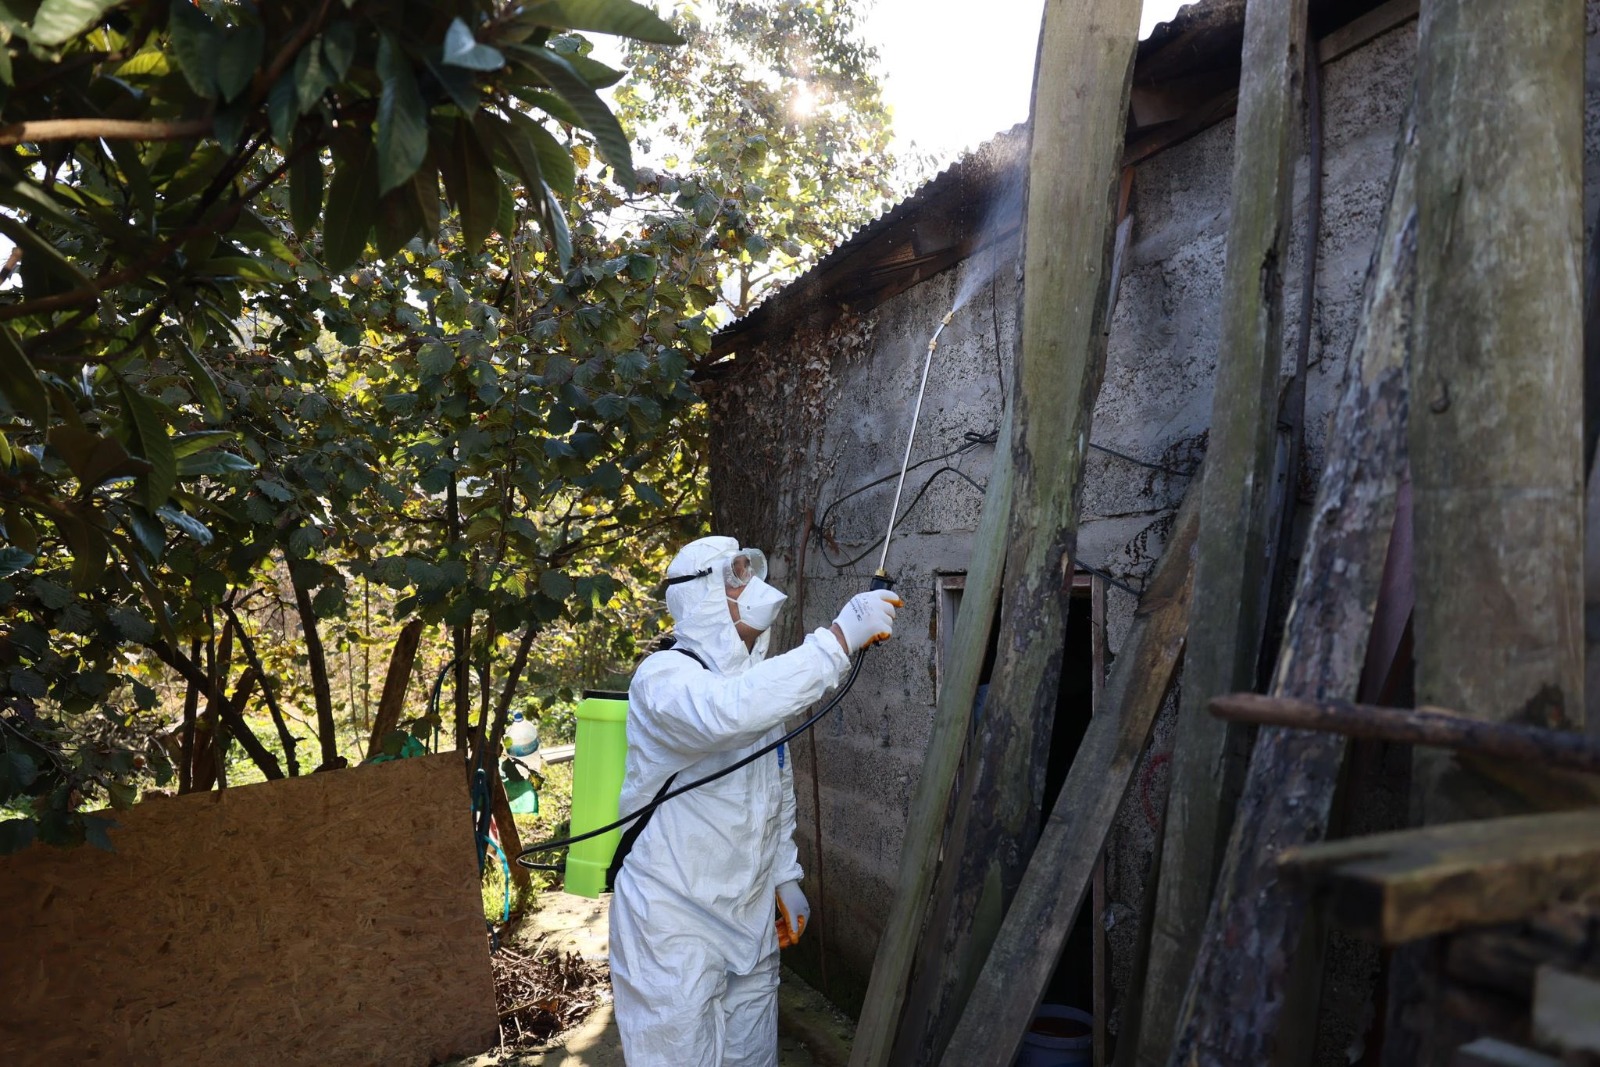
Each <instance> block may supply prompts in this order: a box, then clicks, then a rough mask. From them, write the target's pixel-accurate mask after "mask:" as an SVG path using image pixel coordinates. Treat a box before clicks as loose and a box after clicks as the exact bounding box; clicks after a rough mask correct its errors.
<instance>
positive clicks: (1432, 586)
mask: <svg viewBox="0 0 1600 1067" xmlns="http://www.w3.org/2000/svg"><path fill="white" fill-rule="evenodd" d="M1583 46H1584V5H1583V3H1582V2H1581V0H1543V2H1538V3H1517V4H1505V3H1499V4H1485V3H1479V2H1475V0H1430V2H1429V3H1426V4H1424V5H1423V8H1422V21H1421V25H1420V28H1419V51H1418V90H1417V91H1418V128H1419V149H1418V161H1417V201H1418V215H1419V230H1418V245H1417V348H1416V355H1415V359H1414V363H1413V374H1412V398H1413V400H1412V408H1411V411H1412V415H1411V475H1412V486H1413V493H1414V499H1415V515H1416V518H1415V523H1416V590H1417V604H1416V615H1415V633H1416V646H1417V653H1416V657H1417V667H1416V695H1417V700H1418V702H1419V703H1428V704H1440V705H1444V706H1446V707H1454V708H1463V709H1467V710H1469V711H1470V713H1471V714H1475V715H1482V716H1484V717H1486V718H1492V719H1496V720H1500V721H1521V722H1528V723H1535V724H1538V725H1543V726H1552V727H1558V728H1581V727H1582V723H1583V715H1584V700H1583V569H1582V568H1583V551H1582V545H1583V541H1582V530H1583V521H1582V512H1583V501H1582V488H1583V458H1582V454H1581V451H1582V445H1581V442H1582V440H1583V409H1582V397H1583V379H1582V358H1583V299H1582V292H1581V279H1582V276H1583V270H1582V248H1583V214H1582V206H1583V78H1584V71H1583V61H1584V56H1583ZM1414 768H1415V770H1414V774H1413V794H1412V797H1413V812H1414V814H1415V815H1416V816H1417V817H1418V819H1419V821H1422V822H1429V823H1437V822H1447V821H1453V820H1458V819H1462V818H1469V817H1475V816H1486V815H1497V814H1504V813H1505V811H1506V809H1507V806H1508V803H1509V801H1508V800H1507V798H1506V795H1505V794H1504V793H1500V792H1497V791H1496V790H1495V789H1493V788H1492V787H1490V786H1489V784H1488V783H1487V782H1486V781H1485V780H1483V779H1482V778H1481V777H1480V776H1478V775H1476V774H1475V772H1473V771H1472V770H1471V769H1469V768H1467V767H1464V766H1461V765H1460V764H1458V763H1457V762H1455V761H1453V760H1452V759H1451V758H1450V757H1449V756H1447V755H1445V754H1442V753H1438V752H1433V751H1428V750H1422V749H1419V750H1418V752H1417V754H1416V757H1415V764H1414ZM1423 1014H1424V1016H1425V1015H1426V1014H1427V1011H1426V1008H1424V1009H1423ZM1394 1021H1395V1022H1396V1023H1398V1024H1401V1025H1392V1026H1391V1028H1390V1030H1391V1034H1393V1035H1398V1037H1399V1038H1400V1039H1401V1040H1400V1042H1399V1043H1392V1044H1391V1046H1390V1053H1391V1054H1392V1055H1393V1056H1395V1057H1398V1058H1400V1059H1404V1060H1405V1061H1406V1062H1409V1063H1439V1062H1445V1061H1446V1059H1447V1058H1448V1057H1449V1056H1450V1055H1451V1054H1452V1053H1453V1051H1454V1049H1453V1047H1452V1045H1453V1043H1455V1042H1456V1039H1458V1038H1459V1037H1460V1036H1461V1034H1462V1032H1463V1031H1462V1030H1461V1029H1459V1028H1456V1027H1452V1026H1451V1025H1450V1022H1449V1020H1447V1019H1444V1018H1443V1017H1442V1016H1441V1017H1439V1018H1435V1019H1432V1020H1428V1019H1426V1018H1423V1019H1421V1020H1420V1025H1417V1022H1418V1021H1419V1020H1416V1019H1411V1020H1408V1019H1407V1018H1406V1015H1405V1013H1404V1012H1402V1013H1401V1014H1400V1016H1399V1017H1397V1018H1396V1019H1395V1020H1394ZM1407 1023H1409V1024H1407ZM1407 1039H1410V1040H1413V1041H1414V1042H1415V1043H1416V1047H1412V1048H1407V1047H1404V1046H1405V1042H1406V1040H1407Z"/></svg>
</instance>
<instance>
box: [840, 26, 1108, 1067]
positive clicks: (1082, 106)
mask: <svg viewBox="0 0 1600 1067" xmlns="http://www.w3.org/2000/svg"><path fill="white" fill-rule="evenodd" d="M1139 10H1140V0H1049V2H1048V3H1047V5H1046V7H1045V12H1044V20H1043V26H1042V30H1041V33H1040V44H1039V53H1038V55H1039V60H1038V66H1037V70H1036V75H1035V84H1034V98H1033V113H1034V114H1035V115H1037V116H1040V121H1038V122H1035V123H1032V124H1031V130H1032V133H1031V138H1030V143H1029V160H1028V189H1027V194H1026V195H1027V204H1026V212H1025V222H1024V234H1023V250H1022V257H1023V284H1022V307H1021V314H1020V328H1019V334H1020V337H1019V350H1018V352H1017V365H1016V373H1015V375H1014V384H1013V396H1012V405H1011V407H1012V411H1013V430H1012V435H1011V469H1012V479H1013V487H1012V506H1011V511H1010V515H1009V516H1008V517H1007V518H1008V522H1007V525H1006V527H1005V545H1006V549H1005V552H1006V555H1005V573H1006V596H1005V598H1004V603H1003V613H1002V618H1001V623H1000V625H1001V640H1000V642H999V648H1000V652H999V656H998V658H997V660H996V664H995V669H994V674H993V677H992V680H991V682H990V689H989V696H988V698H987V701H986V704H985V713H984V716H983V722H982V724H981V727H980V731H981V732H980V734H979V739H978V741H977V742H976V743H975V744H974V746H973V751H972V757H973V758H972V760H971V774H972V778H973V780H974V781H975V782H976V783H977V790H976V792H975V793H974V794H973V795H974V797H975V798H976V801H977V803H976V804H975V805H974V807H975V808H976V809H977V810H976V811H975V812H974V814H973V818H974V819H975V820H977V821H978V822H979V823H981V824H982V825H984V826H985V827H990V828H992V829H991V831H990V832H989V833H986V834H985V835H983V836H982V838H981V841H982V846H983V851H984V855H982V856H972V855H968V856H965V857H963V863H964V865H968V866H974V867H980V868H983V869H985V870H986V871H988V872H992V878H993V881H994V883H995V884H997V885H998V887H999V889H998V892H999V897H998V899H997V900H996V901H995V903H996V904H997V906H998V907H1000V908H1003V907H1004V903H1005V901H1006V900H1008V899H1009V897H1010V896H1011V894H1012V893H1013V892H1014V891H1015V888H1016V885H1017V882H1018V881H1019V880H1020V878H1021V875H1022V868H1023V866H1024V864H1025V863H1026V861H1027V856H1028V853H1029V851H1030V848H1031V845H1032V842H1033V839H1034V837H1035V836H1036V835H1037V832H1038V825H1039V805H1040V796H1041V794H1042V792H1043V788H1044V773H1045V765H1046V760H1047V757H1048V754H1049V742H1050V725H1051V723H1052V721H1053V718H1054V712H1055V701H1056V691H1057V688H1058V685H1059V681H1060V673H1061V653H1062V647H1063V635H1064V633H1065V627H1066V620H1067V609H1068V606H1069V603H1070V600H1071V595H1072V582H1071V576H1072V560H1073V557H1074V556H1075V555H1076V552H1077V526H1078V502H1079V499H1080V497H1081V488H1082V476H1083V453H1084V448H1085V444H1086V442H1087V441H1088V438H1089V419H1090V415H1091V413H1092V412H1093V409H1094V402H1095V397H1096V396H1097V394H1098V393H1099V389H1100V381H1101V378H1102V376H1103V374H1104V369H1105V352H1106V340H1107V335H1108V333H1109V330H1108V325H1107V324H1108V308H1107V303H1108V301H1107V294H1108V292H1109V288H1110V282H1111V267H1112V252H1113V242H1114V232H1115V224H1116V204H1117V192H1118V186H1119V178H1120V165H1119V164H1120V160H1121V155H1122V147H1123V135H1124V130H1125V126H1126V118H1127V110H1128V91H1129V85H1130V83H1131V80H1132V76H1133V57H1134V52H1135V50H1136V48H1137V46H1138V36H1139ZM970 610H981V605H973V608H972V609H970ZM967 613H968V612H967V611H966V610H964V611H963V612H962V614H963V615H966V614H967ZM979 648H980V649H981V646H979ZM967 699H968V700H970V699H971V696H970V694H967ZM963 710H970V704H968V705H967V709H963ZM935 785H936V786H937V787H938V788H939V789H946V788H947V787H945V786H943V783H935ZM959 829H961V828H955V829H952V831H951V840H953V841H962V840H964V837H963V836H961V834H960V833H958V830H959ZM936 834H937V830H935V835H936ZM908 844H909V842H908ZM919 844H920V845H921V846H922V847H928V846H929V845H930V844H936V842H933V841H930V840H927V839H925V840H923V841H922V842H920V843H919ZM925 862H926V861H925V860H924V859H923V858H921V857H917V856H909V855H908V856H907V857H906V863H909V864H914V865H917V867H918V869H920V868H921V865H922V864H923V863H925ZM989 877H991V876H990V875H986V876H985V880H986V881H987V880H988V879H989ZM913 891H915V887H913ZM991 899H993V898H991ZM902 908H904V913H901V909H902ZM912 910H915V911H916V912H918V913H921V914H925V911H924V906H923V905H921V904H920V903H919V904H916V905H911V906H906V905H903V904H897V915H896V917H895V926H894V927H892V928H891V929H892V934H886V936H885V947H886V948H889V949H890V950H891V951H892V952H893V953H894V956H893V959H892V960H890V961H889V965H887V966H886V967H885V968H883V969H882V976H881V978H880V977H879V972H880V968H879V967H878V966H876V964H875V966H874V979H873V986H872V987H870V988H869V990H868V1003H867V1005H866V1006H865V1008H864V1017H863V1026H864V1027H865V1028H866V1029H865V1032H864V1033H862V1032H858V1037H857V1043H856V1047H855V1050H854V1053H853V1055H852V1062H853V1063H856V1064H875V1063H882V1062H885V1060H886V1059H887V1058H889V1057H890V1055H891V1053H892V1050H893V1049H894V1047H895V1042H896V1040H897V1039H898V1040H899V1041H900V1042H909V1043H910V1044H911V1045H912V1046H914V1047H918V1048H927V1047H928V1046H929V1045H930V1044H933V1043H936V1042H937V1041H938V1040H939V1038H940V1037H942V1031H943V1029H944V1027H945V1026H947V1025H948V1022H947V1020H944V1019H940V1018H938V1017H937V1016H936V1015H930V1014H929V1013H927V1012H926V1011H921V1012H915V1013H907V1015H906V1018H905V1019H904V1020H903V1022H904V1023H905V1024H906V1025H909V1026H910V1028H911V1029H910V1030H909V1031H905V1032H901V1033H899V1034H897V1033H896V1032H897V1031H903V1030H904V1027H903V1026H901V1025H897V1024H898V1023H901V1022H902V1020H901V1019H900V1014H901V1013H900V1011H899V1010H897V1009H898V1007H899V1004H900V1003H903V1002H904V1001H903V997H904V994H903V992H902V990H903V988H904V986H905V982H906V976H907V974H908V973H909V965H910V962H911V959H912V955H911V951H910V948H909V945H908V946H906V947H902V946H901V943H900V939H901V938H902V937H904V938H907V939H910V940H911V941H914V940H915V939H916V938H917V937H918V935H920V934H921V932H922V930H921V924H920V923H919V924H917V925H909V924H907V925H906V926H905V927H904V928H903V929H902V928H900V924H901V923H902V922H903V921H904V919H905V918H906V917H907V915H908V914H909V913H910V912H911V911H912ZM957 933H958V944H957V945H956V946H955V950H954V958H953V959H951V960H950V961H949V962H948V964H947V965H945V966H942V967H941V968H940V975H941V976H943V975H944V974H946V973H948V974H949V975H951V982H952V983H955V984H954V985H953V984H951V983H941V992H947V991H949V990H951V989H952V988H958V987H959V984H960V983H962V982H964V981H965V980H966V979H967V978H968V977H969V976H970V975H972V974H975V973H976V970H977V966H978V964H980V963H981V961H982V959H983V956H984V953H985V952H986V950H987V947H988V942H989V937H991V936H992V930H989V931H985V929H984V928H983V927H979V926H969V927H967V928H966V929H958V931H957ZM891 938H892V940H891Z"/></svg>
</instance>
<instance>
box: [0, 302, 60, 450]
mask: <svg viewBox="0 0 1600 1067" xmlns="http://www.w3.org/2000/svg"><path fill="white" fill-rule="evenodd" d="M0 400H4V401H5V402H6V403H7V404H8V405H10V407H11V410H13V411H15V412H16V413H17V414H19V415H21V416H23V417H24V418H26V419H28V420H29V421H31V422H32V423H33V425H34V427H35V428H36V429H41V430H42V429H44V428H45V427H46V426H49V425H50V397H49V395H48V394H47V393H46V392H45V391H44V384H43V383H42V382H40V381H39V372H38V371H36V370H34V369H33V364H32V363H30V362H28V357H27V356H25V355H24V354H23V352H22V346H21V345H19V344H17V339H16V337H15V335H13V334H12V332H11V329H10V327H6V326H0Z"/></svg>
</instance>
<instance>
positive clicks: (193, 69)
mask: <svg viewBox="0 0 1600 1067" xmlns="http://www.w3.org/2000/svg"><path fill="white" fill-rule="evenodd" d="M169 6H170V8H171V11H172V15H171V20H170V21H169V22H168V24H167V32H168V34H169V36H170V38H171V41H172V57H173V58H174V59H176V60H177V61H178V67H179V69H181V70H182V71H183V76H184V77H185V78H187V79H188V81H189V85H190V87H191V88H193V89H194V91H195V92H196V93H198V94H199V95H200V96H203V97H205V98H207V99H210V98H212V97H214V96H216V95H217V59H218V57H219V55H220V54H221V52H222V34H221V33H220V32H218V30H217V26H216V24H215V23H214V22H212V21H211V18H210V16H208V15H207V14H206V13H205V12H204V11H201V10H200V9H199V8H198V7H196V6H195V5H194V4H192V3H186V2H185V0H174V2H173V3H172V4H170V5H169Z"/></svg>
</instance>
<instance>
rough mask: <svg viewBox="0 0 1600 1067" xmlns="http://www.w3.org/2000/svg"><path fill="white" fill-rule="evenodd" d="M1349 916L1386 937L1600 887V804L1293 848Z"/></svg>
mask: <svg viewBox="0 0 1600 1067" xmlns="http://www.w3.org/2000/svg"><path fill="white" fill-rule="evenodd" d="M1279 862H1280V867H1281V868H1282V870H1283V872H1284V874H1285V875H1286V876H1288V877H1291V878H1295V879H1298V880H1301V881H1302V882H1303V883H1306V884H1309V885H1310V886H1311V887H1312V889H1313V891H1314V892H1315V893H1316V895H1317V896H1318V898H1319V899H1320V900H1321V901H1323V902H1324V903H1325V904H1326V906H1327V907H1328V910H1329V915H1330V916H1331V917H1332V918H1334V919H1335V920H1336V921H1338V922H1340V923H1341V924H1343V925H1345V926H1347V927H1350V928H1352V929H1354V930H1356V931H1357V932H1360V933H1362V934H1365V935H1366V936H1368V937H1372V938H1374V939H1376V940H1379V941H1382V942H1383V943H1385V944H1390V945H1394V944H1400V943H1402V942H1406V941H1413V940H1416V939H1418V938H1423V937H1428V936H1431V935H1434V934H1443V933H1451V932H1453V931H1456V930H1462V929H1465V928H1468V927H1474V926H1488V925H1492V924H1494V923H1502V922H1512V921H1515V920H1518V919H1524V918H1527V917H1529V916H1532V915H1534V914H1536V913H1538V912H1540V911H1542V910H1544V908H1546V907H1547V906H1549V905H1550V904H1553V903H1556V902H1557V901H1559V900H1561V899H1564V898H1568V897H1572V896H1576V895H1580V894H1583V893H1586V892H1591V891H1593V889H1594V887H1595V886H1596V885H1600V811H1597V810H1594V809H1590V810H1587V811H1574V812H1562V813H1560V814H1557V815H1523V816H1515V817H1512V818H1504V819H1487V820H1478V821H1473V822H1461V823H1446V824H1445V825H1442V826H1430V827H1424V828H1422V829H1419V830H1402V831H1399V832H1397V833H1389V834H1372V835H1370V836H1368V837H1355V838H1349V839H1346V840H1343V841H1334V842H1329V843H1326V844H1321V845H1310V846H1307V847H1305V848H1298V849H1291V850H1288V851H1286V852H1285V853H1284V854H1283V856H1282V858H1281V859H1280V861H1279Z"/></svg>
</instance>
